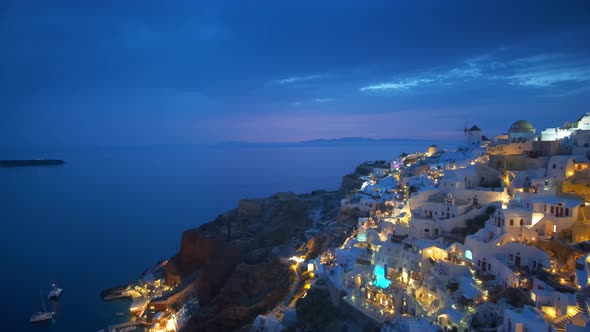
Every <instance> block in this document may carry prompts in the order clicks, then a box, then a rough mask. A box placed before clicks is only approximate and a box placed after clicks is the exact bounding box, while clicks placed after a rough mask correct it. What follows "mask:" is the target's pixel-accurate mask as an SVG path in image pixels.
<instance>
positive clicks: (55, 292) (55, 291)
mask: <svg viewBox="0 0 590 332" xmlns="http://www.w3.org/2000/svg"><path fill="white" fill-rule="evenodd" d="M62 291H63V289H61V288H59V287H57V286H56V285H55V283H54V284H52V285H51V290H50V291H49V295H48V296H47V298H48V299H50V300H57V298H58V297H59V296H60V295H61V292H62Z"/></svg>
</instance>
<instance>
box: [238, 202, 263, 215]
mask: <svg viewBox="0 0 590 332" xmlns="http://www.w3.org/2000/svg"><path fill="white" fill-rule="evenodd" d="M263 207H264V200H262V199H241V200H240V203H239V205H238V214H239V216H240V217H242V218H257V217H259V216H260V215H261V213H262V209H263Z"/></svg>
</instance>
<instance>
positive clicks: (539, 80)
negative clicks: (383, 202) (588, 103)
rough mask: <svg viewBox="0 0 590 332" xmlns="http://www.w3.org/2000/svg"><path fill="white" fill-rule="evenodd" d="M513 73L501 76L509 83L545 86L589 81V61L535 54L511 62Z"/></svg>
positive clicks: (537, 86) (536, 86)
mask: <svg viewBox="0 0 590 332" xmlns="http://www.w3.org/2000/svg"><path fill="white" fill-rule="evenodd" d="M511 66H512V67H514V73H513V74H512V75H507V76H505V77H501V78H504V79H507V80H509V81H510V83H511V84H514V85H520V86H525V87H535V88H546V87H552V86H556V85H559V84H565V83H585V82H588V81H590V63H588V62H587V61H572V60H569V59H567V58H566V57H564V56H562V55H548V54H543V55H537V56H532V57H527V58H522V59H517V60H514V61H512V62H511Z"/></svg>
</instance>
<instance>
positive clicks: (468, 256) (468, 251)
mask: <svg viewBox="0 0 590 332" xmlns="http://www.w3.org/2000/svg"><path fill="white" fill-rule="evenodd" d="M465 258H466V259H468V260H472V259H473V253H472V252H471V250H465Z"/></svg>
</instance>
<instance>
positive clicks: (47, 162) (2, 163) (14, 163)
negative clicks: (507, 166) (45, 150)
mask: <svg viewBox="0 0 590 332" xmlns="http://www.w3.org/2000/svg"><path fill="white" fill-rule="evenodd" d="M64 163H65V162H64V161H63V160H59V159H22V160H16V159H15V160H0V167H24V166H53V165H63V164H64Z"/></svg>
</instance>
